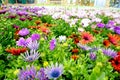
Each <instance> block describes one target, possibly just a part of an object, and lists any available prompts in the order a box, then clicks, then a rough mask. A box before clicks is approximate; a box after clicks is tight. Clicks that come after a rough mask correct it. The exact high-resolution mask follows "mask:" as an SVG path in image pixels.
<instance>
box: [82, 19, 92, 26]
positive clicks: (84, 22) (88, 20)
mask: <svg viewBox="0 0 120 80" xmlns="http://www.w3.org/2000/svg"><path fill="white" fill-rule="evenodd" d="M90 23H91V20H90V19H82V21H81V24H82V26H83V27H87V26H89V24H90Z"/></svg>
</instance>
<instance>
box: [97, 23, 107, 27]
mask: <svg viewBox="0 0 120 80" xmlns="http://www.w3.org/2000/svg"><path fill="white" fill-rule="evenodd" d="M97 26H98V27H99V28H104V27H105V24H104V23H97Z"/></svg>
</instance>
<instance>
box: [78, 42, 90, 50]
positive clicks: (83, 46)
mask: <svg viewBox="0 0 120 80" xmlns="http://www.w3.org/2000/svg"><path fill="white" fill-rule="evenodd" d="M77 46H78V47H80V48H81V49H83V50H90V49H91V48H90V47H89V46H87V45H82V44H80V43H78V44H77Z"/></svg>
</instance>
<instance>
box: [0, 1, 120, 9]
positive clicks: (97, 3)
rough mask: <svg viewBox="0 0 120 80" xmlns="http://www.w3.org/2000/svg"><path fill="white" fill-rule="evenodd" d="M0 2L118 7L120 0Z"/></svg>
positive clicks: (3, 2)
mask: <svg viewBox="0 0 120 80" xmlns="http://www.w3.org/2000/svg"><path fill="white" fill-rule="evenodd" d="M1 4H12V5H13V4H15V5H18V4H24V5H29V4H30V5H31V4H32V5H37V6H39V5H77V6H78V5H79V6H92V7H115V8H119V7H120V0H0V5H1Z"/></svg>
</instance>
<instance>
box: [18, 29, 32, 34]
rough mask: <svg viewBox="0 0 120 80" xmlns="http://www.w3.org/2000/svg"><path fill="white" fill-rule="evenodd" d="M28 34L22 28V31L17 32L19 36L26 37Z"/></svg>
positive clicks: (26, 30) (27, 31)
mask: <svg viewBox="0 0 120 80" xmlns="http://www.w3.org/2000/svg"><path fill="white" fill-rule="evenodd" d="M29 33H30V32H29V30H28V29H27V28H23V29H22V30H20V31H19V33H18V34H19V35H20V36H26V35H28V34H29Z"/></svg>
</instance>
